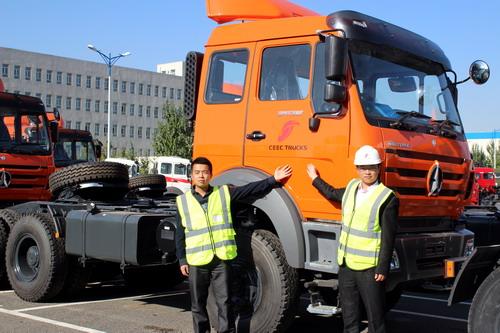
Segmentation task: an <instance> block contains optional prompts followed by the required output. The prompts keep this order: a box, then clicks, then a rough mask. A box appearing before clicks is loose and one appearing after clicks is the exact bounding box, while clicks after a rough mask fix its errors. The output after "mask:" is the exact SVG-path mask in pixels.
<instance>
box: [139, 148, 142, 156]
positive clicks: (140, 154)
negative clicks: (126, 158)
mask: <svg viewBox="0 0 500 333" xmlns="http://www.w3.org/2000/svg"><path fill="white" fill-rule="evenodd" d="M139 156H142V148H140V149H139Z"/></svg>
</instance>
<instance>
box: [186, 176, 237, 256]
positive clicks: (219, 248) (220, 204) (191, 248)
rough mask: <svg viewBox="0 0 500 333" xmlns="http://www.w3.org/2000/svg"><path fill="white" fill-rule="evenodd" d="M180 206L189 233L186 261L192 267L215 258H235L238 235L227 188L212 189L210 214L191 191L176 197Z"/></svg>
mask: <svg viewBox="0 0 500 333" xmlns="http://www.w3.org/2000/svg"><path fill="white" fill-rule="evenodd" d="M177 207H178V210H179V214H180V216H181V222H182V226H183V227H184V228H185V234H186V260H187V262H188V264H190V265H193V266H201V265H206V264H208V263H210V262H211V261H212V259H213V258H214V255H215V256H217V257H218V258H220V259H222V260H231V259H234V258H235V257H236V254H237V252H236V241H235V239H234V236H235V234H236V232H235V231H234V229H233V222H232V218H231V197H230V195H229V188H228V187H227V185H224V186H221V187H218V186H215V187H214V188H213V191H212V193H211V194H210V196H209V197H208V208H207V211H205V210H204V209H203V207H202V206H201V205H200V203H199V202H198V200H196V198H195V197H194V195H193V193H192V192H191V191H189V192H187V193H185V194H183V195H179V196H178V197H177Z"/></svg>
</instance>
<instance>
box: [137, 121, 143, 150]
mask: <svg viewBox="0 0 500 333" xmlns="http://www.w3.org/2000/svg"><path fill="white" fill-rule="evenodd" d="M137 137H138V138H139V139H142V127H137ZM139 155H140V154H139Z"/></svg>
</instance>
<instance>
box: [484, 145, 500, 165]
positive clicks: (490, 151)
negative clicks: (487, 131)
mask: <svg viewBox="0 0 500 333" xmlns="http://www.w3.org/2000/svg"><path fill="white" fill-rule="evenodd" d="M494 148H496V149H495V150H496V165H495V166H494V168H495V169H497V168H498V167H499V166H500V161H499V160H500V147H498V140H497V142H496V145H495V143H494V142H493V140H491V141H490V142H489V143H488V145H487V146H486V157H487V158H488V162H489V163H488V164H486V166H493V161H494V160H495V158H494V157H493V154H494V153H493V152H494V150H493V149H494Z"/></svg>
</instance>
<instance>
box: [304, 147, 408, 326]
mask: <svg viewBox="0 0 500 333" xmlns="http://www.w3.org/2000/svg"><path fill="white" fill-rule="evenodd" d="M381 163H382V160H381V159H380V155H379V153H378V151H377V150H376V149H375V148H373V147H371V146H368V145H367V146H363V147H361V148H359V149H358V150H357V152H356V154H355V156H354V164H355V165H356V170H357V172H358V176H359V179H353V180H351V181H350V182H349V184H348V185H347V187H346V188H339V189H336V188H334V187H332V186H330V185H329V184H327V183H326V182H325V181H324V180H323V179H321V178H320V177H319V176H318V172H317V170H316V167H315V166H314V165H312V164H309V165H308V166H307V173H308V175H309V177H310V178H311V179H312V180H313V185H314V187H316V188H317V189H318V190H319V192H320V193H321V194H322V195H323V196H325V197H326V198H327V199H329V200H332V201H337V202H341V203H342V231H341V234H340V239H339V247H338V255H337V259H338V264H339V293H340V303H341V306H342V316H343V321H344V333H359V331H360V323H361V318H360V311H359V309H360V303H359V301H360V300H361V301H362V302H363V304H364V306H365V309H366V313H367V316H368V332H369V333H382V332H385V331H386V329H385V283H384V281H385V279H386V278H387V275H388V272H389V265H390V261H391V257H392V251H393V248H394V239H395V235H396V230H397V218H398V209H399V200H398V199H397V197H396V196H395V194H394V193H393V191H392V190H390V189H389V188H387V187H385V186H384V184H382V183H380V182H379V179H378V178H379V173H380V164H381Z"/></svg>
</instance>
